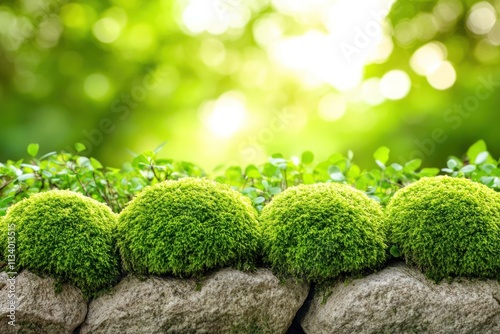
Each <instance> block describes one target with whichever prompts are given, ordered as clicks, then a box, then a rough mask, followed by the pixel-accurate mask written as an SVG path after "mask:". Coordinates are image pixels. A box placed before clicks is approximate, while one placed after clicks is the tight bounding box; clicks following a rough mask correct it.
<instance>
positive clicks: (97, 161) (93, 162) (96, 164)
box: [90, 158, 104, 169]
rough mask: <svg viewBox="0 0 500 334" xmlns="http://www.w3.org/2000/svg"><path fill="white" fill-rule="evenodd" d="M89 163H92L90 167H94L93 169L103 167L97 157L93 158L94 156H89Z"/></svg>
mask: <svg viewBox="0 0 500 334" xmlns="http://www.w3.org/2000/svg"><path fill="white" fill-rule="evenodd" d="M90 164H91V165H92V167H94V168H95V169H101V168H104V167H103V165H102V164H101V163H100V162H99V160H97V159H94V158H90Z"/></svg>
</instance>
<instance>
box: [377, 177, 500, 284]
mask: <svg viewBox="0 0 500 334" xmlns="http://www.w3.org/2000/svg"><path fill="white" fill-rule="evenodd" d="M386 221H387V233H388V240H389V242H390V243H391V244H393V245H395V246H397V247H398V249H399V251H400V252H401V253H402V255H404V257H405V258H406V260H407V261H408V262H411V263H414V264H416V265H418V266H419V267H420V268H421V269H422V270H423V271H424V272H425V273H426V274H427V276H428V277H430V278H433V279H435V280H440V279H442V278H446V277H453V276H465V277H467V276H471V277H484V278H488V277H500V197H499V195H498V194H497V193H495V192H494V191H493V190H491V189H489V188H488V187H486V186H484V185H482V184H479V183H476V182H473V181H470V180H467V179H463V178H451V177H447V176H439V177H433V178H422V179H421V180H419V181H417V182H415V183H413V184H411V185H409V186H407V187H405V188H403V189H401V190H399V191H398V192H397V193H396V194H395V195H394V197H393V198H392V199H391V201H390V202H389V204H388V206H387V220H386Z"/></svg>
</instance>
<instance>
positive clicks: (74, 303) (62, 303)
mask: <svg viewBox="0 0 500 334" xmlns="http://www.w3.org/2000/svg"><path fill="white" fill-rule="evenodd" d="M7 279H8V276H7V274H6V273H5V272H2V273H0V289H1V291H0V319H1V321H0V333H2V334H3V333H6V334H7V333H23V334H32V333H33V334H35V333H36V334H55V333H57V334H65V333H69V334H71V333H73V331H74V330H75V328H76V327H78V326H79V325H80V324H81V323H82V322H83V321H84V320H85V315H86V314H87V303H86V301H85V299H84V297H83V295H82V293H81V291H80V290H79V289H77V288H75V287H73V286H71V285H63V286H62V290H61V291H60V292H56V291H55V281H54V279H53V278H41V277H39V276H37V275H35V274H33V273H31V272H29V271H28V270H24V271H23V272H21V273H20V274H19V275H17V277H16V282H15V288H16V289H15V295H16V297H15V300H16V301H17V305H16V310H15V319H16V322H15V324H16V325H15V326H14V327H13V326H11V325H9V324H8V321H10V319H9V318H8V317H7V315H8V314H9V301H10V299H9V296H8V295H9V293H10V292H11V291H10V286H11V284H10V282H8V281H7Z"/></svg>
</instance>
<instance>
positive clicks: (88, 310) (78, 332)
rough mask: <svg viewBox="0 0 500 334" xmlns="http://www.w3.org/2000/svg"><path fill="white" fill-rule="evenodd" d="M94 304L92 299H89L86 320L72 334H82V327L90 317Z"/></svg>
mask: <svg viewBox="0 0 500 334" xmlns="http://www.w3.org/2000/svg"><path fill="white" fill-rule="evenodd" d="M91 302H92V299H89V300H88V301H87V313H85V319H83V321H82V323H81V324H79V325H78V327H76V328H75V330H74V331H73V333H72V334H80V331H81V330H82V326H83V325H84V324H85V322H87V318H88V316H89V312H90V303H91Z"/></svg>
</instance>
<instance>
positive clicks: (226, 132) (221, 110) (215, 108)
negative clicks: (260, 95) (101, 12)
mask: <svg viewBox="0 0 500 334" xmlns="http://www.w3.org/2000/svg"><path fill="white" fill-rule="evenodd" d="M202 113H203V116H204V118H205V119H204V121H205V125H206V126H207V127H208V129H209V130H210V131H211V132H212V133H213V134H214V135H215V136H217V137H222V138H229V137H232V136H233V135H234V134H236V132H238V130H240V129H241V128H242V127H243V124H244V122H245V119H246V115H247V108H246V106H245V99H244V97H243V95H242V94H241V93H238V92H233V91H231V92H227V93H224V94H223V95H221V96H220V97H219V98H218V99H217V101H211V102H208V103H207V104H205V105H204V106H203V110H202Z"/></svg>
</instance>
